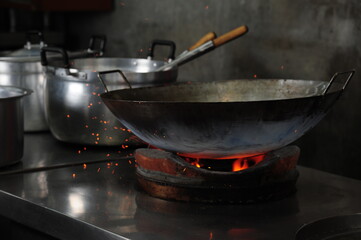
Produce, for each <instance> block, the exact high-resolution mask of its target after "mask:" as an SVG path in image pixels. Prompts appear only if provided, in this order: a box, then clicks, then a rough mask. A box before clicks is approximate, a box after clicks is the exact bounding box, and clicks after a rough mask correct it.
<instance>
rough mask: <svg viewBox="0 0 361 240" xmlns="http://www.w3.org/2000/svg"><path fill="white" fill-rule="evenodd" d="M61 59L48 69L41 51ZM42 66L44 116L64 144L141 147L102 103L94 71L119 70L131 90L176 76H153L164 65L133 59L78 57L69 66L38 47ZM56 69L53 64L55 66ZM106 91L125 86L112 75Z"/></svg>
mask: <svg viewBox="0 0 361 240" xmlns="http://www.w3.org/2000/svg"><path fill="white" fill-rule="evenodd" d="M47 51H49V52H52V51H54V52H58V53H60V54H61V55H62V56H63V62H62V63H61V65H62V66H63V67H59V66H56V65H48V63H47V60H46V52H47ZM42 57H43V59H42V60H43V64H44V65H46V66H47V67H46V79H47V81H46V87H45V113H46V117H47V120H48V123H49V128H50V131H51V133H52V134H53V136H54V137H55V138H56V139H58V140H60V141H64V142H69V143H77V144H85V145H101V146H119V145H122V144H123V145H124V146H123V147H127V146H130V145H133V146H135V145H139V144H140V145H143V144H144V143H143V142H142V141H140V140H139V139H138V138H137V137H135V136H134V135H133V134H132V133H131V132H130V131H129V130H127V129H126V128H125V127H124V126H123V125H122V124H120V123H119V121H118V120H117V119H116V118H115V117H114V115H113V114H112V113H111V112H110V111H109V110H108V108H107V107H106V106H105V105H104V104H103V102H102V100H101V98H100V94H101V93H104V92H105V89H104V87H103V85H102V83H101V82H100V81H99V79H98V76H97V75H98V73H99V72H100V71H107V70H109V69H115V68H116V69H118V68H120V69H122V70H124V74H125V75H126V76H127V78H128V80H129V83H130V84H131V86H132V87H133V88H138V87H144V86H157V85H164V84H168V83H172V82H175V81H176V78H177V73H178V71H177V68H172V69H169V70H167V71H162V72H154V71H153V70H154V69H156V68H157V67H159V66H161V65H164V64H166V62H164V61H156V60H151V59H138V58H83V59H75V60H73V61H71V63H70V62H69V61H68V59H67V53H66V51H64V50H62V49H59V48H57V49H54V48H50V49H49V48H44V49H43V52H42ZM58 65H59V64H58ZM104 77H105V78H106V82H107V85H108V87H109V89H112V90H115V89H122V88H129V86H128V84H127V83H126V82H124V81H121V80H119V76H118V75H117V74H108V75H107V76H104Z"/></svg>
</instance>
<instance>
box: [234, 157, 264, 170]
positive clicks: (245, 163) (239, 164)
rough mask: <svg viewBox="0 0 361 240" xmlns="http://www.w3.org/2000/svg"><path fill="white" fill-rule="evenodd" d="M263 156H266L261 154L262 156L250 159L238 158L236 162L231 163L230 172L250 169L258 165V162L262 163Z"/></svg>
mask: <svg viewBox="0 0 361 240" xmlns="http://www.w3.org/2000/svg"><path fill="white" fill-rule="evenodd" d="M265 156H266V155H264V154H262V155H256V156H252V157H246V158H238V159H237V160H235V161H234V162H233V165H232V171H233V172H236V171H241V170H244V169H247V168H249V167H252V166H254V165H256V164H258V163H259V162H261V161H263V159H264V158H265Z"/></svg>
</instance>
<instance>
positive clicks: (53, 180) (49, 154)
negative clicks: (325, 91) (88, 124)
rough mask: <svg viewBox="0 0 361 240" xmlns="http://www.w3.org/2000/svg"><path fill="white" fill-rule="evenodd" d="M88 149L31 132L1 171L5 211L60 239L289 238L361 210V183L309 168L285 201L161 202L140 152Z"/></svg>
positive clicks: (0, 199)
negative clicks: (146, 184)
mask: <svg viewBox="0 0 361 240" xmlns="http://www.w3.org/2000/svg"><path fill="white" fill-rule="evenodd" d="M84 147H85V146H79V145H70V144H64V143H61V142H58V141H57V140H55V139H54V138H53V137H52V136H51V135H50V134H49V133H38V134H26V136H25V155H24V158H23V160H22V163H20V164H17V165H15V166H12V167H9V168H6V169H1V172H0V189H1V191H0V215H2V216H5V217H7V218H9V219H12V220H14V221H16V222H19V223H21V224H24V225H27V226H29V227H31V228H34V229H36V230H40V231H42V232H44V233H46V234H49V235H51V236H54V237H56V238H60V239H126V238H129V239H135V240H138V239H142V240H144V239H145V240H149V239H157V240H162V239H186V240H188V239H205V240H209V239H222V240H223V239H231V240H232V239H264V240H266V239H280V240H283V239H284V240H286V239H287V240H288V239H293V237H294V234H295V232H296V230H297V229H298V228H299V227H300V226H301V225H302V224H304V223H307V222H309V221H313V220H315V219H318V218H323V217H327V216H333V215H339V214H350V213H356V212H361V204H360V202H361V191H360V189H361V181H358V180H353V179H348V178H344V177H341V176H336V175H332V174H329V173H325V172H321V171H317V170H312V169H309V168H304V167H299V171H300V178H299V180H298V182H297V188H298V191H297V193H296V194H295V195H293V196H291V197H289V198H286V199H283V200H280V201H274V202H268V203H262V204H253V205H219V204H218V205H208V204H197V203H180V202H172V201H165V200H161V199H155V198H152V197H150V196H148V195H146V194H145V193H143V192H142V191H141V190H139V189H138V188H137V186H136V184H135V173H134V160H129V159H127V158H124V157H126V156H129V154H131V152H132V150H128V149H123V148H122V147H121V146H120V147H118V148H96V147H86V148H84ZM126 150H127V151H126ZM301 154H302V149H301ZM95 160H104V161H101V162H98V163H94V161H95ZM341 160H342V159H340V161H341ZM83 163H88V164H86V165H83ZM90 163H92V164H90ZM62 164H63V166H62ZM64 164H65V165H64ZM54 165H56V166H57V167H54V168H49V169H47V170H44V171H34V172H27V173H18V174H7V175H6V174H4V173H11V172H12V171H17V170H21V169H24V170H26V169H31V168H36V167H46V166H54Z"/></svg>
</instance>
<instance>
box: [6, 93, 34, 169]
mask: <svg viewBox="0 0 361 240" xmlns="http://www.w3.org/2000/svg"><path fill="white" fill-rule="evenodd" d="M31 92H32V91H31V90H27V89H23V88H17V87H11V86H0V136H1V138H0V167H4V166H8V165H11V164H14V163H17V162H19V161H20V160H21V158H22V156H23V148H24V147H23V146H24V107H23V97H24V96H27V95H29V94H30V93H31Z"/></svg>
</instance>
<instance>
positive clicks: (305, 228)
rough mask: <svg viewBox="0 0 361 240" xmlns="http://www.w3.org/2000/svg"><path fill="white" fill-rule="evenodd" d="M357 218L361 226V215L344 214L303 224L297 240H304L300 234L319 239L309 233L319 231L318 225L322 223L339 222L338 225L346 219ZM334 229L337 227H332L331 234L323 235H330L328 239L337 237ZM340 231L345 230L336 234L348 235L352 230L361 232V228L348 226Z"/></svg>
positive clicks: (298, 231)
mask: <svg viewBox="0 0 361 240" xmlns="http://www.w3.org/2000/svg"><path fill="white" fill-rule="evenodd" d="M353 217H355V218H357V219H359V221H360V225H361V213H354V214H343V215H334V216H329V217H324V218H319V219H316V220H313V221H310V222H308V223H305V224H303V225H302V226H301V227H299V228H298V229H297V231H296V234H295V239H296V240H302V239H304V238H302V237H303V236H300V234H306V238H307V239H308V238H310V239H313V238H314V237H317V236H315V233H313V234H312V233H311V235H310V233H309V232H312V231H314V230H317V229H319V226H317V225H318V224H322V223H325V222H326V223H327V222H329V221H332V220H333V221H337V222H338V223H339V222H344V220H345V219H348V218H353ZM328 224H330V223H328ZM333 224H334V223H331V224H330V225H333ZM332 227H335V226H330V229H331V230H330V231H329V232H323V234H328V235H327V236H325V237H326V238H329V237H332V236H334V235H335V232H333V231H332V230H334V229H333V228H332ZM338 230H344V231H343V232H337V233H336V234H345V233H348V232H350V230H354V231H353V232H360V231H361V226H360V227H352V226H348V227H347V228H346V227H344V228H342V229H338Z"/></svg>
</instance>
